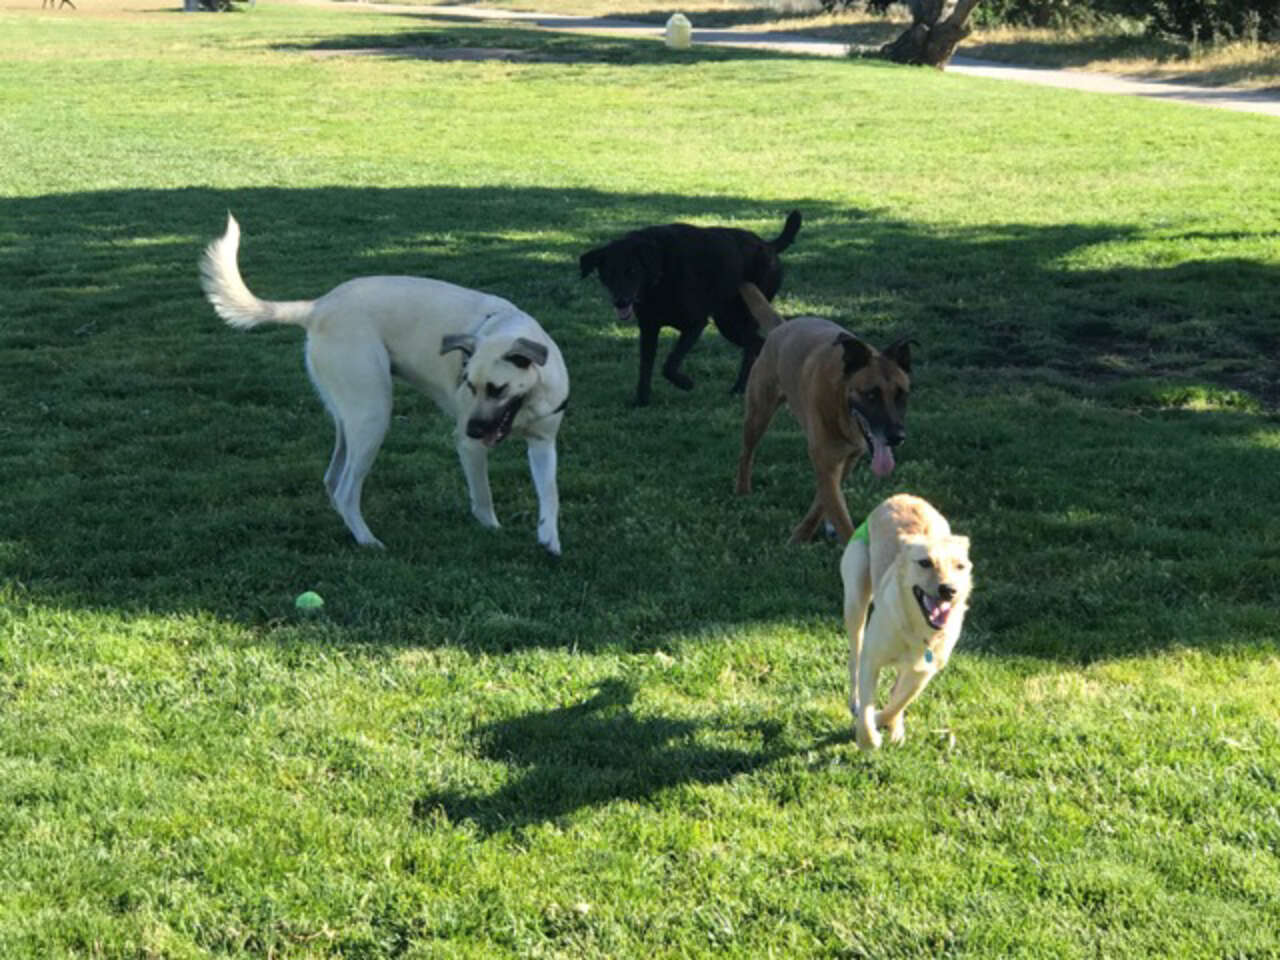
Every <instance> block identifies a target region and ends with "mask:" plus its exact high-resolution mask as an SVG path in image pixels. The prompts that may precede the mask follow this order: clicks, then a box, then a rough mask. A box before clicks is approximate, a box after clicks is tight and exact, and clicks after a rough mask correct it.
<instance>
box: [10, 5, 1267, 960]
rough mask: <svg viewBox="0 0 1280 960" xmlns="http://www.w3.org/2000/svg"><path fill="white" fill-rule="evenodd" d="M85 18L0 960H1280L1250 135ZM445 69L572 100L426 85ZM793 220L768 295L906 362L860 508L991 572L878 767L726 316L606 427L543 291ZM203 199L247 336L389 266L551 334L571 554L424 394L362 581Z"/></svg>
mask: <svg viewBox="0 0 1280 960" xmlns="http://www.w3.org/2000/svg"><path fill="white" fill-rule="evenodd" d="M105 3H106V0H103V4H99V5H95V6H90V4H89V3H87V2H86V3H82V4H81V8H82V9H81V11H79V12H78V13H77V14H71V13H70V12H69V11H67V12H65V13H54V14H49V13H41V12H39V10H38V9H35V8H34V6H33V7H23V8H16V7H14V6H13V5H9V6H6V7H4V8H3V9H0V33H3V35H4V37H5V43H6V45H7V46H6V56H5V57H4V58H3V59H0V107H2V108H3V109H0V152H2V153H3V156H4V157H5V159H6V162H5V163H4V164H3V165H0V318H3V319H0V489H2V490H3V503H4V507H3V509H0V956H3V957H5V958H8V957H15V958H23V957H31V958H41V960H44V958H49V957H77V958H79V957H95V956H102V957H121V958H124V957H131V958H134V957H151V956H160V957H188V956H189V957H203V956H232V957H254V958H260V957H268V956H274V957H374V958H381V957H429V956H430V957H435V956H440V957H477V958H479V957H483V958H486V960H488V958H491V957H520V958H524V957H538V956H548V957H550V956H565V957H643V956H648V955H653V956H689V957H702V956H706V957H711V956H715V957H726V956H727V957H763V956H769V955H774V956H786V957H808V956H813V957H857V956H868V957H917V956H919V957H923V956H938V955H949V956H964V957H983V958H985V957H992V956H1022V957H1054V958H1057V957H1075V956H1080V957H1084V956H1107V957H1153V958H1154V957H1159V958H1165V957H1178V956H1186V957H1200V956H1206V955H1211V956H1258V957H1266V956H1273V955H1275V954H1276V953H1277V951H1280V943H1278V942H1277V935H1276V931H1277V930H1280V912H1278V910H1280V908H1278V907H1277V901H1276V898H1275V897H1274V895H1273V892H1274V890H1275V889H1276V887H1277V884H1278V883H1280V820H1277V816H1276V804H1275V796H1276V791H1277V789H1280V782H1277V777H1276V773H1275V771H1276V770H1277V769H1280V724H1278V722H1277V716H1280V701H1278V700H1277V697H1278V696H1280V694H1278V693H1277V691H1280V657H1278V656H1277V650H1278V649H1280V646H1278V644H1280V637H1278V636H1277V623H1280V607H1278V605H1277V598H1276V592H1275V589H1274V584H1275V583H1276V582H1277V580H1278V579H1280V554H1278V553H1277V551H1276V547H1275V544H1277V543H1280V518H1278V517H1277V514H1276V511H1275V509H1274V504H1275V503H1276V502H1277V500H1280V486H1278V484H1280V471H1277V470H1276V464H1277V461H1276V457H1277V456H1278V455H1280V424H1278V422H1277V419H1276V415H1275V410H1276V408H1277V404H1278V403H1280V386H1278V384H1280V379H1278V374H1277V359H1276V357H1277V354H1276V351H1275V346H1276V331H1277V329H1280V316H1278V315H1277V308H1276V303H1277V299H1276V297H1275V296H1274V292H1275V290H1276V287H1277V284H1278V283H1280V245H1278V240H1277V235H1276V228H1275V224H1276V222H1277V221H1278V219H1280V206H1278V204H1280V201H1278V200H1277V194H1276V192H1275V191H1274V189H1273V187H1274V184H1275V182H1276V181H1277V179H1278V178H1280V166H1278V165H1280V156H1278V155H1277V154H1276V152H1275V151H1274V150H1272V149H1270V148H1271V146H1272V143H1273V140H1274V123H1273V121H1271V120H1269V119H1268V118H1261V117H1250V116H1244V115H1231V114H1220V113H1218V112H1215V111H1203V110H1191V109H1184V108H1179V107H1178V106H1176V105H1172V104H1160V103H1150V102H1138V101H1129V100H1126V99H1123V98H1090V97H1087V96H1083V95H1080V94H1075V93H1071V92H1069V91H1059V90H1046V89H1039V88H1030V87H1026V88H1024V87H1019V86H1017V85H1012V84H1002V83H997V82H991V81H983V80H974V79H969V78H964V77H960V76H955V75H947V74H939V73H937V72H935V71H916V70H903V69H895V68H890V67H888V66H885V65H883V64H876V63H870V62H865V61H849V60H840V59H821V60H819V59H810V58H795V57H786V56H770V55H763V54H758V53H753V52H742V51H736V52H734V51H710V50H695V51H693V52H691V53H690V54H688V55H679V56H677V55H675V54H672V53H669V52H668V51H666V50H665V48H664V47H663V46H662V45H661V44H658V43H655V42H653V41H644V42H637V41H628V40H626V39H625V38H616V37H613V38H594V37H579V36H564V35H554V34H553V35H544V34H540V33H537V32H535V31H532V30H529V29H526V28H520V27H512V28H509V29H508V28H506V27H503V26H501V25H498V24H492V23H490V24H479V25H477V24H470V23H466V22H458V21H455V20H453V19H448V18H445V19H439V20H437V19H433V18H431V17H423V16H412V15H392V14H388V13H386V12H378V11H370V10H368V9H365V8H363V7H357V6H354V5H351V6H343V7H339V8H313V7H309V6H304V5H296V6H292V5H284V4H270V3H267V2H265V0H264V2H262V3H260V4H259V5H258V7H256V8H255V9H254V10H253V11H251V12H242V13H237V14H235V15H232V16H206V15H200V16H194V15H183V14H179V13H177V12H176V10H169V11H164V10H159V9H157V10H154V11H149V12H143V13H141V14H135V13H131V12H130V11H129V8H128V5H127V3H121V4H119V5H118V6H116V7H114V8H113V7H110V6H105V5H104V4H105ZM690 9H692V8H690ZM721 13H722V14H723V15H725V16H726V17H727V16H728V14H727V13H726V12H725V11H723V10H722V11H721ZM377 46H381V47H387V48H398V49H400V50H405V51H408V52H407V53H405V55H404V56H379V57H369V56H365V55H361V54H355V53H352V52H351V51H355V50H362V49H367V48H370V47H377ZM460 47H466V48H469V49H473V50H479V51H483V50H484V49H485V48H498V49H502V50H511V49H519V50H524V51H528V52H531V53H536V54H545V55H547V56H546V59H544V60H532V59H531V60H528V61H523V62H522V61H516V62H509V61H499V60H485V59H483V58H481V59H478V60H475V61H456V60H455V61H446V60H432V59H430V58H429V56H426V54H429V53H430V52H431V51H433V50H456V49H458V48H460ZM316 51H323V52H324V53H325V56H323V57H319V56H314V55H313V54H314V53H315V52H316ZM10 53H12V55H10ZM904 118H906V119H904ZM793 207H798V208H800V209H801V210H802V211H803V213H804V216H805V225H804V227H803V228H802V231H801V233H800V236H799V238H798V240H797V242H796V245H795V246H794V247H793V248H792V249H791V250H789V251H788V252H787V254H786V256H785V261H786V266H787V277H786V280H785V283H784V287H783V292H782V295H781V296H780V298H779V301H778V302H779V306H780V309H782V311H783V312H784V313H788V314H791V313H798V312H801V311H804V312H813V313H819V314H821V315H823V316H829V317H831V318H833V319H836V320H837V321H839V322H842V323H844V324H846V325H847V326H849V327H850V328H851V329H853V330H855V331H857V332H859V333H860V334H862V335H864V336H866V337H868V338H870V339H871V340H873V341H874V342H877V343H883V342H885V341H887V340H888V339H889V338H891V337H892V336H895V335H897V334H899V333H902V332H908V331H909V332H911V333H912V334H913V335H914V336H915V337H916V338H917V339H918V340H919V341H920V347H919V349H918V351H917V353H916V368H915V370H914V377H915V381H914V384H913V397H912V410H911V413H910V417H909V440H908V442H907V444H906V445H905V446H904V447H903V449H902V450H901V452H900V456H899V465H898V468H897V471H896V472H895V474H894V477H893V479H892V481H891V482H889V483H885V482H882V481H878V480H875V479H874V478H872V477H870V476H869V474H868V473H867V472H866V471H865V470H863V469H857V470H855V471H854V472H853V474H852V475H851V476H850V478H849V481H848V484H847V493H848V497H849V500H850V505H851V508H852V510H853V511H854V513H855V514H859V513H863V512H865V511H866V510H868V509H869V508H870V507H871V505H873V504H874V503H875V502H876V501H878V500H879V499H880V498H881V497H883V496H885V495H887V494H888V493H890V492H893V491H897V490H910V491H912V492H916V493H919V494H921V495H924V496H926V497H928V498H929V499H930V500H931V501H933V502H934V503H935V504H936V505H938V506H939V507H940V508H941V509H943V510H944V511H945V512H946V513H947V514H948V516H949V517H950V518H951V521H952V524H953V526H954V527H955V529H956V530H957V531H958V532H963V533H965V534H967V535H969V536H970V537H971V538H972V540H973V545H974V546H973V553H974V560H975V566H976V583H977V592H976V594H975V599H974V604H973V609H972V612H971V614H970V617H969V620H968V623H967V625H966V631H965V635H964V638H963V640H962V642H961V644H960V646H959V648H958V651H957V654H956V656H955V658H954V660H953V661H952V663H951V665H949V666H948V668H947V670H946V672H945V673H943V674H942V675H941V676H940V677H939V678H938V679H937V680H936V681H935V683H934V684H933V685H932V686H931V687H930V689H929V690H928V692H927V693H926V694H925V695H924V696H923V697H922V698H921V700H920V701H919V703H918V704H916V705H914V706H913V707H912V709H911V712H910V713H909V715H908V741H907V743H906V745H905V746H904V747H903V748H901V749H893V750H886V751H884V752H882V753H881V754H879V755H877V756H875V757H871V758H867V757H863V756H861V755H860V754H859V753H858V752H857V750H856V748H855V747H854V746H853V744H852V743H851V742H850V740H849V736H848V731H849V719H848V710H847V706H846V701H847V689H846V686H847V679H846V673H845V669H846V668H845V660H844V658H845V652H844V648H845V641H844V638H843V637H842V636H841V630H840V623H839V609H840V584H839V578H838V574H837V571H836V562H837V558H838V553H839V552H838V549H837V548H836V546H835V545H834V544H831V543H818V544H814V545H811V546H808V547H803V548H794V547H787V546H785V545H784V540H785V538H786V535H787V532H788V531H789V530H790V529H791V527H792V526H793V525H794V523H795V522H796V520H797V519H798V517H799V515H800V513H801V512H802V511H803V509H804V507H805V505H806V504H807V503H808V500H809V498H810V497H811V495H812V477H811V471H810V468H809V466H808V463H807V459H806V455H805V450H804V440H803V437H802V436H801V434H800V431H799V430H798V428H797V427H796V425H795V423H794V421H793V420H791V419H790V418H789V417H788V416H787V415H786V414H781V415H779V417H778V420H777V423H776V425H775V427H774V429H773V431H772V432H771V433H770V434H769V435H768V436H767V437H766V438H765V441H764V443H763V444H762V446H761V449H760V452H759V457H758V469H757V474H756V483H757V489H756V492H755V493H754V494H753V495H752V496H751V497H749V498H738V497H736V496H734V495H733V493H732V483H731V481H732V472H733V470H732V468H733V464H734V462H735V458H736V455H737V447H738V442H739V439H738V438H739V431H740V429H741V416H742V414H741V401H740V400H739V399H737V398H731V397H729V396H728V395H727V387H728V384H729V382H730V381H731V379H732V376H733V373H734V370H735V367H736V357H735V355H734V351H732V350H731V349H729V348H728V346H727V345H726V344H725V343H724V342H723V341H722V340H721V339H720V338H719V337H718V336H717V335H716V334H715V333H714V331H709V332H708V333H707V335H706V337H705V339H704V341H703V342H702V343H701V344H700V345H699V347H698V349H697V350H696V351H695V352H694V353H693V354H692V355H691V357H690V359H689V369H690V372H691V373H692V374H693V375H694V377H695V378H696V379H697V381H698V386H697V389H696V390H694V391H693V392H692V393H688V394H686V393H681V392H678V391H676V390H674V389H673V388H670V387H669V386H667V385H666V384H665V383H662V382H659V383H657V384H656V385H655V392H654V404H653V406H651V407H649V408H646V409H640V410H637V409H632V408H631V407H629V406H628V404H627V398H628V397H629V395H630V393H631V389H632V387H633V381H634V376H635V364H636V356H635V352H636V347H635V333H634V330H632V329H628V328H625V327H622V326H620V325H619V324H617V323H616V322H615V321H614V319H613V312H612V310H611V309H610V308H609V306H608V304H607V302H606V300H605V298H604V295H603V292H602V290H601V289H600V288H599V286H598V284H597V283H596V282H595V281H594V280H590V281H584V280H582V279H580V277H579V271H578V265H577V257H578V255H579V254H580V253H581V252H582V251H584V250H586V249H588V248H589V247H591V246H593V245H595V244H598V243H600V242H601V241H603V240H605V239H607V238H609V237H612V236H615V235H617V234H618V233H620V232H622V231H623V230H626V229H629V228H631V227H633V226H637V225H640V224H645V223H661V222H669V221H671V220H676V219H682V220H690V221H693V222H698V223H707V224H710V223H732V224H734V225H738V226H743V227H747V228H749V229H753V230H756V231H757V232H760V233H762V234H767V235H771V234H772V233H774V232H776V230H777V229H778V228H779V226H780V225H781V222H782V218H783V216H785V213H786V211H788V210H790V209H792V208H793ZM229 209H230V210H232V211H234V212H235V214H236V215H237V217H238V218H239V219H240V222H241V224H242V226H243V228H244V231H245V235H244V245H243V248H242V261H241V262H242V267H243V270H244V273H245V276H246V278H247V280H248V282H249V284H250V286H251V287H252V288H253V289H254V290H255V291H256V292H258V293H260V294H262V295H264V296H268V297H278V298H292V297H310V296H315V295H317V294H319V293H321V292H323V291H324V290H326V289H328V288H329V287H331V286H332V285H334V284H335V283H337V282H339V281H341V280H343V279H346V278H347V277H349V276H352V275H355V274H363V273H412V274H424V275H431V276H439V277H443V278H445V279H449V280H453V281H455V282H459V283H463V284H466V285H470V286H476V287H480V288H482V289H488V290H492V291H494V292H496V293H500V294H502V295H504V296H507V297H510V298H511V299H513V300H515V301H516V302H517V303H519V304H520V305H521V306H522V307H525V308H526V309H528V310H530V311H531V312H532V313H534V314H535V315H536V316H537V317H538V318H539V320H540V321H541V322H542V323H543V324H544V326H545V327H546V328H547V329H548V330H549V331H551V332H552V334H553V335H554V336H555V337H556V339H557V341H558V342H559V343H560V345H561V347H562V348H563V350H564V352H565V355H566V358H567V360H568V363H569V366H570V372H571V376H572V381H573V397H572V400H571V404H570V408H569V413H568V415H567V419H566V423H565V427H564V429H563V432H562V434H561V463H560V489H561V496H562V500H563V518H562V531H561V532H562V537H563V541H564V546H565V553H564V556H563V557H562V558H560V560H558V561H553V560H552V559H551V558H549V557H547V556H546V555H545V554H544V552H543V551H541V550H539V549H538V547H537V545H536V543H535V541H534V531H533V524H534V517H535V515H536V503H535V500H534V496H533V493H532V490H531V489H530V482H529V477H528V471H527V467H526V465H525V463H524V456H523V451H521V450H519V449H518V448H517V447H515V446H504V447H499V448H498V449H497V450H496V451H495V452H494V455H493V458H492V472H493V484H494V491H495V499H496V504H497V509H498V513H499V516H500V517H501V519H502V521H503V528H502V529H501V530H500V531H486V530H482V529H480V528H478V527H477V525H476V524H475V523H474V522H473V521H472V520H471V519H470V517H469V516H468V514H467V510H466V505H465V494H464V491H463V486H462V479H461V476H460V471H459V469H458V465H457V463H456V459H455V455H454V452H453V449H452V441H451V438H450V437H449V435H448V425H447V424H446V423H445V422H444V419H443V418H442V417H440V416H439V415H438V414H436V413H435V412H434V411H433V410H432V409H431V407H430V404H429V402H428V401H427V400H425V399H424V398H423V397H421V396H420V395H418V394H416V393H414V392H412V391H410V390H408V389H407V388H406V389H399V390H397V395H396V418H395V420H394V422H393V425H392V429H391V431H390V433H389V435H388V438H387V442H386V445H385V447H384V449H383V451H382V453H381V455H380V457H379V460H378V462H377V465H376V468H375V470H374V471H373V474H372V476H371V478H370V481H369V484H368V487H367V490H366V499H365V512H366V515H367V517H368V519H369V521H370V523H371V525H372V526H373V528H374V529H375V531H376V532H378V533H379V534H380V535H381V536H382V537H383V539H384V540H385V541H386V542H387V544H388V549H387V550H386V551H385V552H377V553H375V552H370V551H362V550H359V549H357V548H356V547H354V546H353V545H352V544H351V542H350V538H349V537H348V535H347V533H346V531H345V530H344V529H343V527H342V524H341V521H340V520H339V518H338V517H337V516H336V515H335V514H334V513H333V511H332V510H331V509H330V508H329V506H328V504H327V503H326V501H325V496H324V492H323V489H322V486H321V483H320V477H321V474H322V472H323V469H324V465H325V463H326V460H327V457H328V453H329V447H330V443H331V442H332V435H331V431H330V426H329V424H328V423H327V421H326V417H325V414H324V412H323V409H322V407H321V405H320V403H319V401H318V400H317V399H316V397H315V396H314V392H313V390H312V388H311V386H310V385H309V383H308V382H307V378H306V374H305V372H304V370H303V366H302V360H301V346H302V344H301V339H302V338H301V335H300V334H299V332H298V331H296V330H290V329H277V330H264V331H260V332H257V333H252V334H240V333H236V332H233V331H231V330H228V329H226V328H225V327H224V326H223V325H222V324H220V323H219V322H218V321H217V319H216V317H215V316H214V315H213V313H212V311H211V310H210V308H209V306H208V304H207V303H205V302H204V300H203V299H202V297H201V295H200V292H199V288H198V284H197V280H196V267H195V264H196V259H197V257H198V255H199V252H200V250H201V248H202V247H203V245H204V244H205V243H206V242H207V241H208V240H209V239H210V238H211V237H213V236H214V235H215V234H216V233H217V232H218V231H219V230H220V229H221V228H222V225H223V224H224V222H225V217H226V213H227V211H228V210H229ZM669 343H670V338H669V336H668V339H667V340H666V341H665V344H669ZM665 344H664V345H665ZM304 590H313V591H316V592H318V593H319V594H321V595H322V596H323V598H324V600H325V604H324V608H323V612H321V613H320V614H318V615H301V614H299V613H298V611H297V610H296V609H295V607H294V598H295V597H296V596H297V595H298V594H299V593H300V592H302V591H304Z"/></svg>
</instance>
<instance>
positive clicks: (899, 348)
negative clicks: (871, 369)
mask: <svg viewBox="0 0 1280 960" xmlns="http://www.w3.org/2000/svg"><path fill="white" fill-rule="evenodd" d="M912 344H915V345H916V346H917V347H918V346H920V341H919V340H917V339H915V338H914V337H910V336H907V337H899V338H898V339H897V340H895V341H893V343H891V344H889V345H888V346H887V347H885V348H884V349H883V350H881V351H880V352H881V353H883V354H884V355H885V356H886V357H888V358H889V359H890V360H892V361H893V362H894V363H896V364H897V365H898V366H899V367H900V368H901V369H902V372H903V373H910V372H911V345H912Z"/></svg>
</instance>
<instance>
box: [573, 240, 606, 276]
mask: <svg viewBox="0 0 1280 960" xmlns="http://www.w3.org/2000/svg"><path fill="white" fill-rule="evenodd" d="M603 259H604V247H596V248H595V249H594V250H588V251H587V252H586V253H584V254H583V255H582V256H580V257H579V258H578V268H579V269H580V270H581V271H582V276H584V277H589V276H591V274H592V272H593V271H594V270H595V269H596V268H598V267H599V266H600V261H601V260H603Z"/></svg>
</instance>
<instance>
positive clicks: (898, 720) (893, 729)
mask: <svg viewBox="0 0 1280 960" xmlns="http://www.w3.org/2000/svg"><path fill="white" fill-rule="evenodd" d="M877 722H879V718H877ZM906 739H907V721H906V719H905V718H904V717H903V715H902V714H898V715H897V716H896V717H894V718H893V722H892V723H890V724H889V742H890V743H894V744H901V743H902V742H903V741H904V740H906Z"/></svg>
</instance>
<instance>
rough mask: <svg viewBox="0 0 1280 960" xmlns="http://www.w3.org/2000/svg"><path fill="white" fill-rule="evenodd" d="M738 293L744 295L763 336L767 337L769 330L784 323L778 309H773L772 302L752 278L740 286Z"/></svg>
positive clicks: (743, 297)
mask: <svg viewBox="0 0 1280 960" xmlns="http://www.w3.org/2000/svg"><path fill="white" fill-rule="evenodd" d="M738 293H739V294H740V295H741V296H742V299H743V301H744V302H745V303H746V305H747V310H748V311H750V313H751V316H752V317H754V318H755V321H756V324H757V325H758V326H759V327H760V334H761V336H765V337H767V336H768V335H769V331H770V330H773V329H774V328H775V327H780V326H782V324H783V323H784V321H783V319H782V317H781V316H779V315H778V311H777V310H775V309H773V304H771V303H770V302H769V301H768V299H767V298H766V297H765V295H764V294H763V293H761V292H760V288H759V287H757V286H756V285H755V284H754V283H752V282H751V281H750V280H747V281H745V282H744V283H743V284H742V285H741V286H739V287H738Z"/></svg>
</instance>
